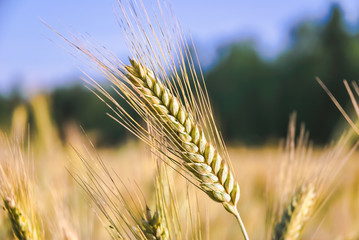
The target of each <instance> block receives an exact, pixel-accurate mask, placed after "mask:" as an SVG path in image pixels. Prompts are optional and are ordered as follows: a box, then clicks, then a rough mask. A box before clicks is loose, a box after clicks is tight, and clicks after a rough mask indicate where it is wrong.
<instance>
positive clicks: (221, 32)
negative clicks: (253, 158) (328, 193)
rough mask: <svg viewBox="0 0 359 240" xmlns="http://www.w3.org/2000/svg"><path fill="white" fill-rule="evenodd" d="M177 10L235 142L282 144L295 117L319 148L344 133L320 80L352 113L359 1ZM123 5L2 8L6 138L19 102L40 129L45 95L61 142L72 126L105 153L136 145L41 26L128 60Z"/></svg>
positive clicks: (0, 87)
mask: <svg viewBox="0 0 359 240" xmlns="http://www.w3.org/2000/svg"><path fill="white" fill-rule="evenodd" d="M145 2H146V3H147V2H149V1H145ZM172 2H173V8H174V11H175V12H176V14H177V17H178V18H179V21H180V22H181V24H182V26H183V28H184V30H185V32H190V33H191V35H192V38H193V39H194V42H195V45H196V48H197V51H198V54H199V58H200V61H201V63H202V67H203V70H204V75H205V79H206V81H207V85H208V91H209V94H210V97H211V100H212V103H213V106H214V110H215V114H216V118H217V120H218V122H219V125H220V129H221V130H222V133H223V135H224V138H225V139H226V141H227V142H230V143H233V144H237V143H241V144H246V145H256V146H257V145H263V144H271V143H273V144H276V143H277V140H278V139H279V138H282V137H284V136H285V135H286V130H287V125H288V117H289V114H290V113H291V112H293V111H297V116H298V121H299V122H304V123H305V124H306V126H307V128H308V130H309V131H310V133H311V138H312V140H314V141H315V142H316V143H317V144H324V143H327V142H328V141H329V140H330V139H331V138H332V137H333V136H335V135H336V134H337V133H338V132H340V131H341V130H342V129H343V127H346V125H345V123H344V120H343V119H342V117H341V115H340V113H339V111H338V110H337V109H336V107H335V106H334V105H333V104H332V101H331V100H330V98H329V97H328V96H327V95H326V94H325V92H324V91H323V89H322V88H321V87H320V86H319V84H318V83H317V82H316V81H315V77H320V78H321V79H322V80H323V82H324V83H325V84H326V85H327V87H328V88H329V89H330V90H331V91H332V92H333V94H334V96H336V98H337V99H338V101H339V102H340V103H341V104H343V106H346V107H347V108H348V109H352V107H350V105H349V101H348V100H349V98H348V95H347V93H346V90H345V88H344V85H343V79H347V80H349V81H352V80H358V79H359V67H358V63H359V33H358V30H359V1H356V0H342V1H327V0H316V1H311V0H302V1H283V0H275V1H264V0H260V1H259V0H256V1H242V0H229V1H223V2H219V1H190V0H181V1H177V0H173V1H172ZM115 4H116V1H113V0H104V1H84V0H79V1H69V0H65V1H60V0H56V1H55V0H54V1H40V0H34V1H25V0H20V1H10V0H0V128H1V129H7V128H9V126H10V125H11V117H10V116H11V114H12V113H13V111H14V109H15V107H16V106H18V105H19V104H20V103H23V104H24V106H25V107H26V108H27V109H28V111H29V112H30V116H29V121H30V123H31V122H32V121H34V117H35V115H36V114H34V113H33V112H34V111H33V106H34V102H35V101H36V96H37V95H38V94H43V96H45V98H46V99H47V100H46V101H47V103H48V104H49V106H48V109H50V111H51V112H50V115H51V116H52V119H53V121H54V123H55V124H56V126H58V128H59V135H60V137H64V135H65V131H66V129H67V127H68V126H69V125H73V124H76V125H81V126H82V127H83V128H84V129H85V131H86V132H87V133H89V134H91V136H93V137H94V138H95V139H96V141H95V142H96V143H97V144H98V145H113V144H121V143H123V142H124V141H125V140H126V139H127V138H128V137H129V134H128V133H127V132H126V131H125V130H124V129H123V128H122V127H120V126H119V125H118V124H117V123H115V122H114V121H113V120H111V119H110V118H109V117H107V116H105V113H106V112H107V111H108V108H107V107H106V106H105V105H104V104H103V103H102V102H100V101H99V100H98V99H97V97H95V96H94V95H93V94H92V93H91V92H89V91H88V90H87V89H86V88H85V87H84V83H83V82H82V80H80V77H81V76H83V74H82V73H81V71H80V70H79V68H83V67H84V66H83V65H81V63H80V62H79V61H77V59H75V58H73V56H71V55H70V54H68V53H67V52H66V50H64V49H62V48H61V47H59V46H58V45H57V44H56V42H57V41H58V40H59V39H58V36H56V35H55V34H54V33H53V32H52V30H50V29H49V28H47V27H46V26H45V25H44V24H43V23H42V22H41V20H43V21H45V22H46V23H47V24H49V25H51V27H53V28H54V29H56V30H58V31H59V32H66V31H70V32H75V33H76V32H79V33H88V34H89V35H90V36H91V37H93V38H94V39H96V40H97V41H98V42H100V43H101V44H103V45H104V46H106V47H107V48H108V49H109V50H110V51H111V52H113V53H115V54H117V55H118V56H119V57H120V58H121V59H126V58H127V56H128V52H127V50H126V49H127V46H126V44H125V41H124V39H123V37H122V36H121V30H120V27H119V26H118V24H117V21H116V14H115V11H114V9H115ZM54 40H55V43H54ZM90 75H92V72H91V71H90ZM92 76H95V79H97V80H100V78H101V77H100V76H96V74H94V75H92Z"/></svg>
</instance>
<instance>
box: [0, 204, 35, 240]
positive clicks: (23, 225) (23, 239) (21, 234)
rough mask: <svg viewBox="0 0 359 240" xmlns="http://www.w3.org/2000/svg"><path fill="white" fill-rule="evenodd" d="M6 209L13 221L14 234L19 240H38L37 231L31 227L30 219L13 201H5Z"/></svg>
mask: <svg viewBox="0 0 359 240" xmlns="http://www.w3.org/2000/svg"><path fill="white" fill-rule="evenodd" d="M3 202H4V208H5V210H6V212H7V214H8V217H9V219H10V221H11V226H12V229H13V231H14V234H15V235H16V237H17V238H18V239H19V240H38V239H40V238H39V237H38V233H37V231H36V229H34V228H33V227H32V226H31V221H30V219H29V218H28V217H27V216H26V215H25V214H24V213H23V212H22V211H21V209H20V208H19V207H17V206H16V204H15V201H14V200H12V199H9V198H7V199H4V201H3Z"/></svg>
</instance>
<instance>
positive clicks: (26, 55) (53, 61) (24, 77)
mask: <svg viewBox="0 0 359 240" xmlns="http://www.w3.org/2000/svg"><path fill="white" fill-rule="evenodd" d="M144 1H145V2H150V1H148V0H144ZM152 2H154V1H153V0H152ZM172 3H173V7H174V10H175V13H176V15H177V18H178V19H179V21H180V23H181V24H182V27H183V28H184V29H185V31H188V32H189V31H190V32H191V34H192V36H193V38H194V39H195V42H196V45H197V48H198V49H199V50H200V55H201V50H202V51H203V53H206V54H207V56H206V58H204V63H206V61H205V60H208V59H210V58H211V56H213V54H214V53H215V47H216V46H217V45H218V44H220V43H221V42H223V41H230V40H233V39H241V38H242V39H246V38H251V39H255V40H256V42H257V43H258V48H259V49H260V50H261V51H262V52H263V54H264V55H266V56H269V57H273V56H275V54H277V53H278V52H280V51H281V50H283V49H284V48H285V47H286V46H287V44H288V41H289V36H288V30H289V29H290V28H291V27H292V26H293V25H294V24H295V23H297V22H299V21H301V20H303V19H313V20H318V19H323V18H324V17H325V16H326V14H327V12H328V9H329V6H330V4H331V3H339V4H340V5H341V7H342V8H343V12H344V17H345V19H346V21H347V22H348V23H349V24H352V25H357V24H358V21H359V1H357V0H337V1H329V0H300V1H296V0H271V1H268V0H223V1H218V0H172ZM115 4H116V0H75V1H74V0H71V1H70V0H51V1H45V0H31V1H30V0H16V1H14V0H0V93H4V92H6V91H8V90H9V89H11V88H12V86H13V85H14V84H16V83H17V84H21V86H22V89H23V90H26V91H27V92H30V93H31V92H36V91H38V90H39V89H49V88H51V87H53V86H58V85H63V84H66V83H67V82H70V81H71V79H75V78H77V77H79V76H81V75H82V74H81V73H80V71H79V70H78V69H77V65H78V61H77V60H76V59H74V58H73V57H72V56H70V55H69V54H68V53H66V52H65V51H64V50H63V49H61V48H60V47H58V46H57V45H56V44H54V43H53V42H52V41H50V40H49V39H53V40H55V41H58V40H59V39H58V38H57V37H56V36H55V35H54V34H53V32H52V31H51V30H49V29H48V28H47V27H45V26H44V25H43V24H42V23H41V21H40V19H43V20H44V21H45V22H47V23H48V24H50V25H51V26H52V27H53V28H55V29H56V30H58V31H60V32H67V31H71V32H74V31H77V32H79V33H89V34H90V35H91V36H92V37H93V38H95V39H96V40H98V41H99V42H100V43H101V44H103V45H104V46H106V47H107V48H108V49H110V50H111V51H112V52H114V53H116V54H118V55H119V56H124V57H125V56H126V55H127V51H126V45H125V43H124V41H123V39H122V37H121V31H120V28H119V27H118V24H117V22H116V17H115V13H114V6H115Z"/></svg>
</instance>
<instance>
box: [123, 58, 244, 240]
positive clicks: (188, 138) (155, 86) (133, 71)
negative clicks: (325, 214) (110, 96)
mask: <svg viewBox="0 0 359 240" xmlns="http://www.w3.org/2000/svg"><path fill="white" fill-rule="evenodd" d="M130 62H131V65H128V66H126V69H127V71H128V73H129V74H128V78H129V80H130V81H131V82H132V83H133V84H134V85H135V86H136V87H137V88H138V90H139V91H140V92H141V93H142V94H143V96H144V97H146V100H147V101H148V103H149V104H151V105H152V107H153V108H154V109H155V110H157V112H158V114H159V118H161V119H162V120H164V121H165V122H166V123H169V124H167V126H169V127H170V128H171V129H170V130H171V131H172V132H174V133H175V134H176V135H177V138H178V139H179V142H180V145H181V147H182V156H183V158H182V159H183V165H184V166H185V167H186V168H187V169H188V170H189V171H190V172H191V173H192V174H193V175H194V176H195V177H196V179H197V180H199V182H200V187H201V189H202V190H203V191H204V192H206V193H207V194H208V196H210V197H211V198H212V199H213V200H215V201H217V202H221V203H222V204H223V206H224V207H225V209H226V210H227V211H228V212H230V213H232V214H233V215H235V216H236V218H237V220H238V221H239V223H240V225H241V228H242V231H243V232H244V235H245V236H246V233H245V230H244V226H243V223H242V220H241V218H240V216H239V213H238V210H237V203H238V200H239V197H240V189H239V185H238V183H237V182H236V181H235V180H234V177H233V174H232V172H231V171H230V169H229V167H228V165H227V164H226V162H225V161H223V160H222V157H221V156H220V155H219V153H218V151H217V150H216V149H215V148H214V147H213V145H212V144H211V143H210V142H208V141H207V139H206V136H205V133H204V131H203V130H202V128H201V126H200V125H199V124H197V123H196V122H195V121H194V118H193V117H192V116H191V114H190V113H189V112H188V111H187V110H186V109H185V107H184V106H183V105H181V104H180V102H179V100H178V99H177V97H175V96H174V95H173V94H172V93H171V91H170V90H169V89H168V88H166V87H165V86H164V85H163V84H162V83H161V82H160V81H159V80H158V79H156V77H155V76H154V74H153V72H152V71H151V70H150V69H149V68H147V67H145V66H143V65H142V64H140V63H138V62H136V61H135V60H133V59H132V60H130ZM246 239H248V236H246Z"/></svg>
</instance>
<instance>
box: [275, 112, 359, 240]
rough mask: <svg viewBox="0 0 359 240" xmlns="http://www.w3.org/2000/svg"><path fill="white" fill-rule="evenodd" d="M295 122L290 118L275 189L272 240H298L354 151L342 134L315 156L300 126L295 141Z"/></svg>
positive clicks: (306, 135)
mask: <svg viewBox="0 0 359 240" xmlns="http://www.w3.org/2000/svg"><path fill="white" fill-rule="evenodd" d="M295 119H296V117H295V115H292V116H291V119H290V124H289V129H288V138H287V141H286V147H285V152H284V155H283V158H282V159H281V161H282V162H281V165H280V166H281V168H280V172H279V174H278V178H277V182H276V186H275V187H276V190H277V192H275V195H276V196H277V197H276V200H275V203H274V204H275V205H276V206H275V207H274V209H273V213H272V220H271V221H272V223H271V224H270V226H271V227H272V229H271V232H272V233H271V238H272V239H275V240H277V239H278V240H279V239H283V240H289V239H290V240H294V239H300V237H301V235H302V233H303V230H304V227H305V225H306V223H307V222H308V221H309V219H310V218H311V217H312V216H313V215H314V214H315V213H316V212H317V211H318V209H319V208H320V207H321V206H322V204H323V203H324V202H325V200H326V199H327V198H328V197H329V196H330V194H331V193H332V192H333V189H334V187H335V180H336V177H337V176H338V174H339V173H340V171H341V169H342V168H343V165H344V164H345V162H346V161H347V159H348V158H349V156H350V155H351V154H352V152H353V151H354V150H355V149H356V147H357V144H355V145H354V146H349V144H348V141H349V135H348V134H346V135H344V136H343V137H342V138H341V139H340V140H338V141H337V142H336V144H335V145H332V146H329V147H327V148H326V149H324V150H323V152H322V153H321V154H320V156H315V155H314V154H313V149H312V146H311V145H310V143H309V135H308V133H306V131H305V129H304V126H302V128H301V130H300V134H299V137H298V139H297V141H296V139H295V136H296V134H295V130H296V128H295V125H296V123H295Z"/></svg>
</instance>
